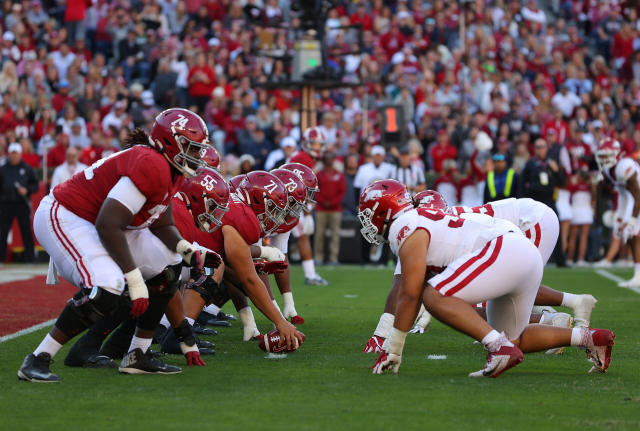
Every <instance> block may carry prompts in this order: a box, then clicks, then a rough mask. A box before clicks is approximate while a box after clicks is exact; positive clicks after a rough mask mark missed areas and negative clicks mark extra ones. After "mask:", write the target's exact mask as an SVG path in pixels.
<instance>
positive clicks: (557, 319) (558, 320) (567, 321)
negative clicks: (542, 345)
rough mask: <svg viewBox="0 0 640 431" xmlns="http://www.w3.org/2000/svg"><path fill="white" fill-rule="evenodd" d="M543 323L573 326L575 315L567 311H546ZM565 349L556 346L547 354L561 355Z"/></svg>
mask: <svg viewBox="0 0 640 431" xmlns="http://www.w3.org/2000/svg"><path fill="white" fill-rule="evenodd" d="M540 323H541V324H542V325H550V326H555V327H556V328H571V325H572V324H573V317H571V315H570V314H567V313H559V312H555V313H544V314H543V316H542V319H540ZM563 351H564V347H555V348H553V349H549V350H547V351H546V352H545V353H546V354H547V355H559V354H561V353H562V352H563Z"/></svg>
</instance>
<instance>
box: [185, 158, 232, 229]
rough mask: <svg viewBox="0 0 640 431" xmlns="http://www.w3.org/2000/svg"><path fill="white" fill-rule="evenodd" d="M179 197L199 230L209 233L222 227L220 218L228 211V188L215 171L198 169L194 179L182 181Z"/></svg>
mask: <svg viewBox="0 0 640 431" xmlns="http://www.w3.org/2000/svg"><path fill="white" fill-rule="evenodd" d="M179 196H180V198H181V199H182V200H183V201H184V202H185V203H186V204H187V208H188V209H189V210H190V211H191V214H192V215H193V219H194V221H195V222H196V223H197V224H198V226H199V227H200V230H202V231H203V232H207V233H211V232H213V231H214V230H216V229H217V228H219V227H220V226H222V217H223V216H224V214H225V213H226V212H227V211H228V210H229V187H228V186H227V183H226V181H225V180H224V178H223V177H222V175H220V174H219V173H218V172H217V171H215V170H214V169H211V168H200V169H198V172H197V173H196V175H195V176H194V177H191V178H187V179H186V180H185V181H184V183H183V184H182V188H181V189H180V195H179Z"/></svg>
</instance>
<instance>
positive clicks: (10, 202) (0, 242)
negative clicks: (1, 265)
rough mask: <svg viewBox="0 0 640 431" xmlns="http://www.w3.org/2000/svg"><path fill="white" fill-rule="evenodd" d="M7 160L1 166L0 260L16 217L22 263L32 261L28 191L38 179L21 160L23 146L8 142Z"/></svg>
mask: <svg viewBox="0 0 640 431" xmlns="http://www.w3.org/2000/svg"><path fill="white" fill-rule="evenodd" d="M8 153H9V155H8V156H7V163H5V164H4V165H3V166H1V167H0V262H4V260H5V259H6V257H7V237H8V236H9V231H10V230H11V225H12V224H13V219H14V218H17V219H18V226H19V227H20V234H21V235H22V243H23V244H24V260H25V262H33V261H34V260H35V253H34V249H33V235H32V234H31V194H33V193H35V192H36V191H37V190H38V178H37V177H36V173H35V172H34V170H33V168H32V167H31V166H29V165H27V164H26V163H25V162H24V160H22V145H20V144H19V143H17V142H14V143H13V144H10V145H9V151H8Z"/></svg>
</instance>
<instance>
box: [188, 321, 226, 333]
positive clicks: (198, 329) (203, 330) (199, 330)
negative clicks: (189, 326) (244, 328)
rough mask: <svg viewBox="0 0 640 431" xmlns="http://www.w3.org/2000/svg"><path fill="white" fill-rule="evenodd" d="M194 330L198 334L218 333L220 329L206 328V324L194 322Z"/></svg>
mask: <svg viewBox="0 0 640 431" xmlns="http://www.w3.org/2000/svg"><path fill="white" fill-rule="evenodd" d="M229 326H231V325H229ZM193 332H195V333H196V334H198V335H218V331H216V330H215V329H211V328H205V327H204V326H200V325H198V323H197V322H196V323H194V324H193Z"/></svg>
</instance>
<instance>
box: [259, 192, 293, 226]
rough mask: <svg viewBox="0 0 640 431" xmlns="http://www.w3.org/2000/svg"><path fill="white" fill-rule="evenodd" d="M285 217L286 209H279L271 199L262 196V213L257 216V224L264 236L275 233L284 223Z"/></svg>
mask: <svg viewBox="0 0 640 431" xmlns="http://www.w3.org/2000/svg"><path fill="white" fill-rule="evenodd" d="M286 215H287V211H286V208H280V207H279V206H278V205H277V204H276V203H275V202H274V200H273V199H271V198H270V197H268V196H267V195H266V194H264V212H263V213H262V214H259V215H258V222H259V223H260V227H261V228H262V232H264V234H265V235H271V234H272V233H273V232H275V231H276V229H278V228H279V227H280V226H281V225H282V224H283V223H284V220H285V217H286Z"/></svg>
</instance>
